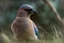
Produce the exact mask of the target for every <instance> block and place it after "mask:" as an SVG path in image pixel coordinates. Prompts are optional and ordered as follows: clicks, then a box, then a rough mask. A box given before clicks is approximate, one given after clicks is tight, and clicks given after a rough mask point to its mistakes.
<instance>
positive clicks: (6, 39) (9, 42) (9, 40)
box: [0, 32, 63, 43]
mask: <svg viewBox="0 0 64 43" xmlns="http://www.w3.org/2000/svg"><path fill="white" fill-rule="evenodd" d="M0 35H1V36H2V41H3V42H2V43H18V42H17V41H16V40H14V38H13V35H12V34H6V33H4V32H2V33H1V34H0ZM49 38H50V36H49ZM49 38H47V40H45V39H41V40H38V41H37V42H34V41H33V42H29V43H63V40H62V39H61V38H60V37H58V36H56V37H55V36H53V37H52V38H53V39H51V40H50V39H49ZM23 43H27V42H23Z"/></svg>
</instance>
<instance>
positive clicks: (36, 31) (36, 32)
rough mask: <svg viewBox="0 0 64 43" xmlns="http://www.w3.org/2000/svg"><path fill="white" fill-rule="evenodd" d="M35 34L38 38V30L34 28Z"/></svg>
mask: <svg viewBox="0 0 64 43" xmlns="http://www.w3.org/2000/svg"><path fill="white" fill-rule="evenodd" d="M34 31H35V34H36V35H37V36H38V30H37V29H36V27H34Z"/></svg>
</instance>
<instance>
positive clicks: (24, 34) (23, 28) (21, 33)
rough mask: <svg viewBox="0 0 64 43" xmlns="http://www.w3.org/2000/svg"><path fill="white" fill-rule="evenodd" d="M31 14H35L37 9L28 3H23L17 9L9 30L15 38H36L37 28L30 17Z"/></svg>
mask: <svg viewBox="0 0 64 43" xmlns="http://www.w3.org/2000/svg"><path fill="white" fill-rule="evenodd" d="M31 14H37V11H36V10H35V9H34V8H33V7H32V6H30V5H28V4H23V5H21V6H20V8H19V9H18V13H17V15H16V18H15V20H14V21H13V22H12V24H11V30H12V32H13V34H14V37H15V38H16V39H17V40H37V39H38V29H37V26H36V25H35V23H34V22H33V21H32V20H31V19H30V16H31Z"/></svg>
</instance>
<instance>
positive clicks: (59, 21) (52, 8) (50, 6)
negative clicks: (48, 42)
mask: <svg viewBox="0 0 64 43" xmlns="http://www.w3.org/2000/svg"><path fill="white" fill-rule="evenodd" d="M42 1H44V2H45V4H47V5H48V7H49V8H50V9H51V11H52V12H53V13H54V15H55V19H56V20H57V21H58V23H59V24H60V26H63V27H64V22H63V21H62V19H61V17H60V15H59V13H58V12H57V10H56V9H55V7H54V6H53V5H52V4H51V3H50V2H49V1H48V0H42Z"/></svg>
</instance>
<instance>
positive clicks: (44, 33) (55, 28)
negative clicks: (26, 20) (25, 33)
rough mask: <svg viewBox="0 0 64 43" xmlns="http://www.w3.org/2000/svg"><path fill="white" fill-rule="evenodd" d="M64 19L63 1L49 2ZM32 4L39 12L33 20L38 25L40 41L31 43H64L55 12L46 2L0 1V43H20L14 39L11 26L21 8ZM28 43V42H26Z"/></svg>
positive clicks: (54, 0) (51, 0)
mask: <svg viewBox="0 0 64 43" xmlns="http://www.w3.org/2000/svg"><path fill="white" fill-rule="evenodd" d="M49 2H51V4H52V5H53V6H54V7H55V8H56V10H57V11H58V12H59V15H60V17H61V18H62V19H63V18H64V8H63V5H62V2H63V1H62V0H61V1H60V0H49ZM22 4H30V5H32V6H33V7H34V8H35V9H36V10H37V11H38V14H37V15H32V16H31V19H32V20H33V21H34V22H35V23H36V25H37V26H38V30H39V36H40V40H38V41H37V42H29V43H64V42H63V41H64V39H63V34H62V33H61V32H63V31H64V30H62V29H61V28H62V27H60V26H59V24H58V21H57V20H56V19H55V15H54V13H53V11H51V10H50V8H49V6H48V5H47V4H45V2H44V0H0V43H18V42H17V41H16V40H14V38H13V33H12V32H11V29H10V26H11V23H12V22H13V20H14V19H15V17H16V14H17V11H18V8H19V6H21V5H22ZM24 43H27V42H24Z"/></svg>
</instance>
